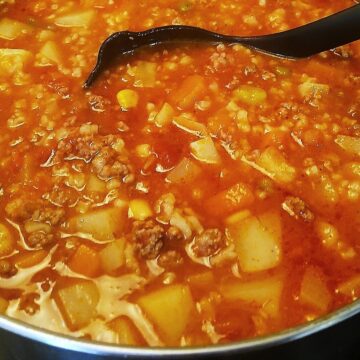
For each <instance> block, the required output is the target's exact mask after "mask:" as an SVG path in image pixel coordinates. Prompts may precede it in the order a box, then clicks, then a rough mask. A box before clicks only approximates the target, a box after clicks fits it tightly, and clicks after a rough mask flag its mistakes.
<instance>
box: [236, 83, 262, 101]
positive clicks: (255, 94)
mask: <svg viewBox="0 0 360 360" xmlns="http://www.w3.org/2000/svg"><path fill="white" fill-rule="evenodd" d="M233 94H234V97H235V99H236V100H239V101H241V102H242V103H244V104H247V105H261V104H263V103H265V101H266V99H267V94H266V91H265V90H263V89H261V88H259V87H256V86H251V85H241V86H240V87H238V88H237V89H236V90H235V91H234V93H233Z"/></svg>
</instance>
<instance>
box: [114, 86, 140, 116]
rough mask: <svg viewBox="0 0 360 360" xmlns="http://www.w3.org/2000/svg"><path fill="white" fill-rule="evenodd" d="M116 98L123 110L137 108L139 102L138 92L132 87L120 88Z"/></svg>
mask: <svg viewBox="0 0 360 360" xmlns="http://www.w3.org/2000/svg"><path fill="white" fill-rule="evenodd" d="M116 98H117V101H118V103H119V105H120V107H121V109H122V110H123V111H127V110H129V109H133V108H136V107H137V104H138V102H139V95H138V93H137V92H136V91H134V90H131V89H125V90H120V91H119V92H118V93H117V95H116Z"/></svg>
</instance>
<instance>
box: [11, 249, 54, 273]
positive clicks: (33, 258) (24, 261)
mask: <svg viewBox="0 0 360 360" xmlns="http://www.w3.org/2000/svg"><path fill="white" fill-rule="evenodd" d="M47 255H48V253H47V251H45V250H36V251H28V252H24V253H20V254H18V255H16V256H15V258H14V264H15V266H16V267H18V268H20V269H26V268H29V267H33V266H35V265H37V264H39V263H40V262H41V261H43V260H44V259H45V258H46V256H47Z"/></svg>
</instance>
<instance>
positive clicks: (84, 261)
mask: <svg viewBox="0 0 360 360" xmlns="http://www.w3.org/2000/svg"><path fill="white" fill-rule="evenodd" d="M68 266H69V268H70V269H71V270H72V271H74V272H76V273H78V274H82V275H84V276H87V277H94V276H96V275H99V271H100V257H99V254H98V252H97V251H96V250H94V249H92V248H91V247H89V246H86V245H84V244H81V245H80V246H79V247H78V248H77V249H76V251H75V253H74V254H73V255H72V256H71V258H70V260H69V262H68Z"/></svg>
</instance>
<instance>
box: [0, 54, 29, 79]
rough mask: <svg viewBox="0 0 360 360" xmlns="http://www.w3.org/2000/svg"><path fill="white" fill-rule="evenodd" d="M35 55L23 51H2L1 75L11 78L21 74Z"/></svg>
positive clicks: (0, 60)
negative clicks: (10, 76)
mask: <svg viewBox="0 0 360 360" xmlns="http://www.w3.org/2000/svg"><path fill="white" fill-rule="evenodd" d="M32 57H33V55H32V53H31V52H30V51H27V50H23V49H0V75H4V76H9V75H13V74H15V73H19V72H20V73H21V72H22V71H23V69H24V66H25V65H27V64H28V63H29V62H30V61H31V59H32Z"/></svg>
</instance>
